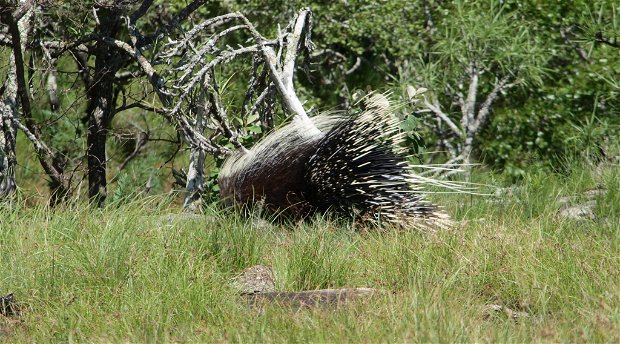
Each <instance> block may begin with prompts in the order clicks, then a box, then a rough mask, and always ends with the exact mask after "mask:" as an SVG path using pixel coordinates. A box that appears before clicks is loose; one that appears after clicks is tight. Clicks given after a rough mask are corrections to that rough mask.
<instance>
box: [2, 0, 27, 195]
mask: <svg viewBox="0 0 620 344" xmlns="http://www.w3.org/2000/svg"><path fill="white" fill-rule="evenodd" d="M23 2H24V1H20V4H21V3H23ZM32 13H33V12H32V9H30V10H29V11H28V12H26V14H25V15H24V16H23V17H22V18H20V19H19V21H18V22H17V27H18V31H19V37H20V49H21V51H22V52H23V51H24V49H25V46H26V39H27V37H28V33H29V31H30V19H31V18H32ZM22 55H23V53H22ZM3 88H4V93H3V94H2V97H1V98H0V199H4V198H7V197H10V196H11V195H13V194H14V193H15V190H16V188H17V183H16V182H15V165H16V164H17V158H16V154H15V146H16V137H17V130H16V129H17V128H16V125H15V120H16V119H17V118H18V115H19V113H18V105H17V97H18V94H17V91H18V85H17V66H16V63H15V55H14V54H11V55H10V56H9V68H8V70H7V74H6V79H5V81H4V84H3Z"/></svg>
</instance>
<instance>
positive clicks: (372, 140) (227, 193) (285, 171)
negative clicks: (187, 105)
mask: <svg viewBox="0 0 620 344" xmlns="http://www.w3.org/2000/svg"><path fill="white" fill-rule="evenodd" d="M365 103H366V109H365V110H364V111H362V112H361V113H360V114H358V115H354V116H345V115H342V114H328V115H318V116H314V117H312V118H311V119H312V122H313V123H314V125H315V126H316V128H318V131H312V130H308V128H306V126H307V124H304V123H303V122H302V121H292V122H291V123H289V124H287V125H285V126H283V127H282V128H279V129H277V130H276V131H274V132H272V133H271V134H269V135H267V136H266V137H265V138H264V139H263V140H261V141H259V142H258V143H257V144H256V145H255V146H254V147H253V148H252V149H250V150H249V151H245V152H237V153H235V154H233V155H232V156H231V157H229V158H228V159H227V160H226V161H225V162H224V165H223V166H222V169H221V171H220V174H219V176H218V183H219V186H220V196H221V198H222V199H223V200H224V202H225V204H228V205H232V204H244V205H250V204H255V203H261V204H262V205H263V206H264V207H266V208H267V209H269V210H272V211H276V212H284V213H288V214H292V215H293V216H296V217H303V216H306V215H308V214H312V213H314V212H316V211H321V212H325V211H330V210H332V211H336V212H338V213H340V214H344V215H348V216H351V215H356V214H357V215H360V216H361V217H364V218H371V219H376V220H383V221H388V222H392V223H397V224H404V225H409V224H411V225H414V226H415V225H417V226H421V227H446V226H449V224H450V220H449V217H448V215H447V214H446V213H445V212H443V211H442V210H441V209H440V207H438V206H436V205H434V204H432V203H430V202H428V201H427V200H425V199H424V194H425V192H424V188H425V187H427V186H430V185H435V186H440V187H444V188H450V189H455V188H456V189H458V185H457V184H454V183H451V182H446V181H438V180H434V179H431V178H425V177H422V176H420V175H418V174H416V173H415V172H414V167H413V166H412V165H411V164H409V162H408V159H407V156H406V154H405V149H404V148H403V147H402V143H403V141H404V137H405V136H404V135H405V133H403V132H401V131H400V129H399V120H398V119H397V117H396V116H395V115H394V114H393V112H392V109H391V107H390V105H389V101H388V100H387V98H386V97H385V96H384V95H381V94H373V95H371V96H370V97H368V98H367V99H366V101H365ZM317 132H318V133H317Z"/></svg>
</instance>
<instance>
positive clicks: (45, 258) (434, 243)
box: [0, 167, 620, 343]
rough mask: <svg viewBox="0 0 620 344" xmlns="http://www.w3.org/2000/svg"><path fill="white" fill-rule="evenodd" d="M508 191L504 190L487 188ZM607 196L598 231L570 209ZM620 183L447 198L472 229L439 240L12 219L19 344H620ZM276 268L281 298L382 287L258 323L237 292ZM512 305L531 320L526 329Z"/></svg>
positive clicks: (11, 336)
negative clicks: (286, 293) (253, 274)
mask: <svg viewBox="0 0 620 344" xmlns="http://www.w3.org/2000/svg"><path fill="white" fill-rule="evenodd" d="M475 176H476V177H477V178H478V179H479V180H480V181H482V182H486V183H490V184H498V183H500V182H498V181H497V180H494V179H493V178H494V176H492V175H488V174H477V175H475ZM597 187H598V188H602V189H603V190H605V191H604V192H603V193H601V194H599V195H598V196H597V199H596V201H597V204H596V207H595V208H594V212H595V214H596V217H595V219H594V220H582V221H572V220H567V219H563V218H561V217H560V216H558V211H559V209H560V203H559V199H560V197H563V196H573V197H571V198H570V202H572V203H574V204H579V203H581V202H582V201H583V196H582V195H583V193H584V191H586V190H590V189H593V188H597ZM619 189H620V173H619V171H618V168H617V167H612V168H608V169H605V170H603V172H597V173H594V172H593V171H591V170H590V169H587V168H579V167H575V168H574V169H573V172H572V173H571V174H570V175H568V176H559V175H554V174H543V173H540V174H530V175H529V176H528V177H527V178H526V179H525V180H524V181H523V182H522V183H520V184H519V185H518V186H517V187H515V188H514V189H513V190H512V192H510V193H508V194H507V195H506V196H505V197H504V198H503V199H502V200H498V201H495V202H491V200H492V198H489V197H469V196H443V197H439V198H437V199H436V200H437V201H438V202H441V203H442V204H446V207H447V210H448V211H449V212H450V213H452V214H454V216H455V218H456V219H457V220H459V221H461V222H460V224H459V225H458V226H457V227H456V228H455V230H454V231H446V232H440V233H437V234H425V233H420V232H417V231H405V230H396V229H390V228H383V229H377V228H360V227H359V225H354V224H351V223H347V222H342V221H334V220H332V219H329V218H326V217H318V218H315V219H313V220H312V221H309V222H307V223H288V224H281V223H280V224H272V223H269V222H266V221H261V220H258V219H256V218H244V217H241V216H239V215H237V214H235V213H233V212H230V211H221V210H215V209H209V210H207V211H206V213H205V214H204V215H201V216H196V217H194V216H184V215H181V214H180V211H179V210H178V209H175V208H171V207H170V206H168V205H167V203H166V202H165V200H162V199H150V200H142V201H134V202H129V203H127V204H124V205H120V206H114V207H108V208H106V209H102V210H92V209H87V208H82V207H75V208H66V209H54V210H50V209H46V208H42V207H32V206H28V207H27V206H25V205H22V203H16V204H13V205H12V206H10V207H9V206H8V205H4V206H1V207H2V208H0V247H1V250H0V266H1V271H0V294H6V293H9V292H13V293H15V296H16V298H17V300H18V301H19V302H20V303H21V305H22V309H23V312H22V315H21V316H20V317H17V318H6V317H2V316H0V341H6V342H66V341H78V342H85V341H87V342H92V341H95V342H101V341H103V342H125V341H130V342H162V341H164V342H171V341H174V342H187V341H189V342H223V341H224V342H229V341H230V342H256V341H261V342H308V341H310V342H405V341H406V342H480V341H485V342H486V341H493V342H531V341H535V342H541V341H542V342H558V341H559V342H577V341H585V342H612V343H617V342H619V341H620V196H618V195H619V193H618V190H619ZM256 264H264V265H269V266H271V267H273V270H274V271H275V274H276V284H277V287H278V289H280V290H290V291H294V290H304V289H314V288H330V287H374V288H379V289H382V290H384V291H385V293H383V294H382V295H380V296H378V297H376V298H373V299H370V300H367V301H364V302H358V303H352V304H348V305H345V306H342V307H339V308H338V309H326V308H317V309H304V310H292V309H287V308H282V307H278V306H270V307H267V308H266V309H264V310H260V311H259V310H257V309H253V308H250V307H249V306H248V305H247V304H245V303H244V302H243V301H242V299H241V298H240V297H239V296H238V295H236V293H235V291H234V290H233V289H232V287H231V282H230V281H231V278H232V277H233V276H235V274H237V273H239V272H240V271H241V270H243V269H244V268H246V267H249V266H252V265H256ZM490 304H498V305H501V306H504V307H508V308H510V309H512V310H514V311H518V312H527V313H528V315H529V316H527V317H521V318H519V319H517V320H514V319H512V318H510V317H509V316H507V315H506V314H505V313H503V312H497V313H496V314H491V315H490V316H486V315H485V312H484V311H483V309H484V307H485V305H490Z"/></svg>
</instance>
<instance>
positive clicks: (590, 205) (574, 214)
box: [560, 201, 596, 220]
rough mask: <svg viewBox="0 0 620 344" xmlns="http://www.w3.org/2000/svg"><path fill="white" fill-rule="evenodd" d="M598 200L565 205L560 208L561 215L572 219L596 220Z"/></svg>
mask: <svg viewBox="0 0 620 344" xmlns="http://www.w3.org/2000/svg"><path fill="white" fill-rule="evenodd" d="M595 206H596V201H588V202H586V203H583V204H578V205H575V206H570V207H565V208H563V209H562V210H560V216H561V217H564V218H566V219H570V220H594V207H595Z"/></svg>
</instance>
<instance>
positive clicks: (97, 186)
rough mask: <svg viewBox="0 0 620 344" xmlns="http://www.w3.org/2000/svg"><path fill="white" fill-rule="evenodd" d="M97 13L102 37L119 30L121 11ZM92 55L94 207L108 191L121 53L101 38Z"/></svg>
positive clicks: (88, 154)
mask: <svg viewBox="0 0 620 344" xmlns="http://www.w3.org/2000/svg"><path fill="white" fill-rule="evenodd" d="M97 14H98V17H99V20H100V22H99V23H100V24H99V25H98V33H99V34H101V35H102V36H105V37H116V36H117V34H118V32H119V31H120V30H119V29H120V19H121V16H120V15H121V13H120V11H119V10H118V9H116V8H103V7H99V8H98V9H97ZM94 55H95V77H94V78H93V83H92V85H91V87H90V89H89V91H88V95H89V106H88V132H87V138H86V143H87V150H86V157H87V162H88V196H89V198H90V200H91V202H93V203H94V204H95V205H96V206H102V205H103V203H104V202H105V198H106V194H107V190H106V186H107V182H106V147H105V145H106V139H107V135H108V126H109V124H110V121H111V120H112V117H113V116H114V105H115V104H114V102H113V94H114V75H115V74H116V72H117V71H118V69H119V68H120V60H121V56H119V52H118V51H117V50H115V49H114V48H112V47H111V46H110V45H108V44H105V43H104V42H101V41H99V42H98V43H97V45H96V47H95V52H94Z"/></svg>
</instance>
